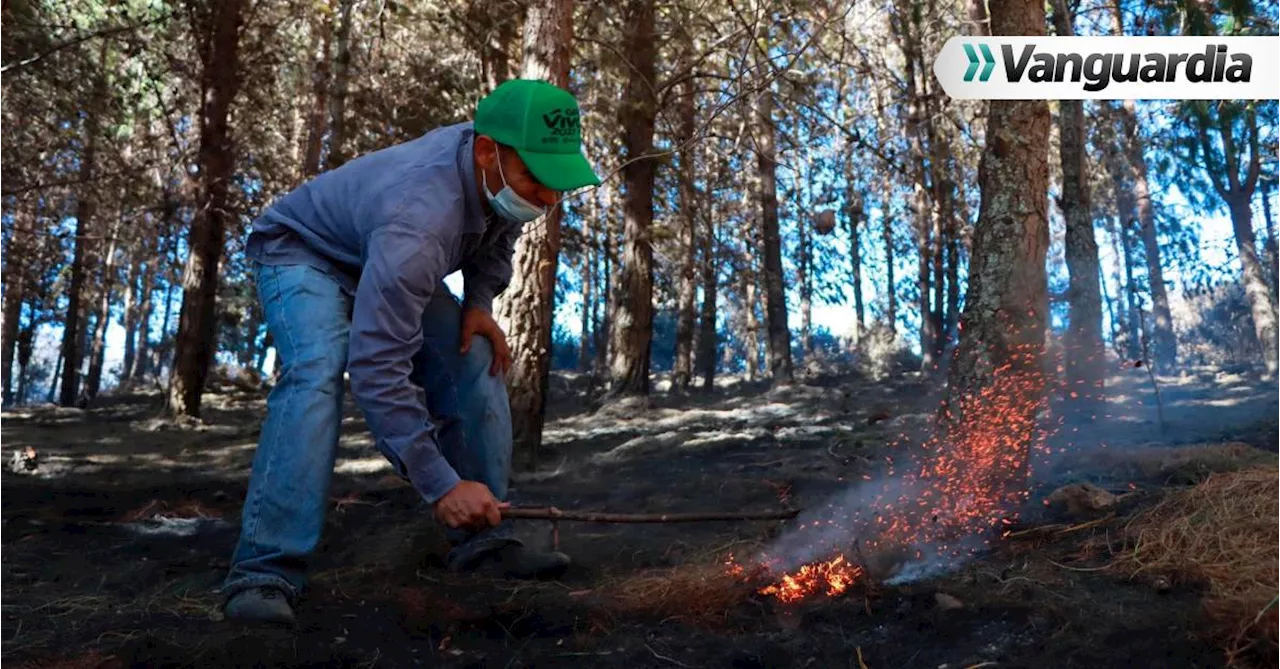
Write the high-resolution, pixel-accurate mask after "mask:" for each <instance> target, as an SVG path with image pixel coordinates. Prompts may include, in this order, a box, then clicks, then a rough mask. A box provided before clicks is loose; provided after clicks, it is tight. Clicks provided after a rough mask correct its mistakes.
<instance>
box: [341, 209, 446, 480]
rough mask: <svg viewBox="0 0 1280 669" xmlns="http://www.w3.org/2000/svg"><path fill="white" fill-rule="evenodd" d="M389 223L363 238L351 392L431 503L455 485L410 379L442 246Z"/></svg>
mask: <svg viewBox="0 0 1280 669" xmlns="http://www.w3.org/2000/svg"><path fill="white" fill-rule="evenodd" d="M435 235H436V233H434V232H427V231H424V230H422V229H421V228H418V227H411V226H409V225H407V224H403V223H401V222H398V221H393V222H391V223H389V224H387V225H384V226H383V227H380V228H378V229H377V230H375V231H374V232H373V233H372V234H371V235H370V236H369V242H368V252H367V255H366V260H365V264H364V271H363V272H362V274H361V275H360V284H359V287H358V288H357V289H356V299H355V307H354V312H353V314H352V318H351V342H350V360H349V362H348V366H347V370H348V372H349V373H350V375H351V389H352V391H353V393H354V394H355V396H356V400H357V401H358V403H359V404H360V407H361V409H363V410H364V412H365V416H366V418H367V419H368V421H369V426H370V428H371V429H372V431H373V433H374V435H376V437H377V439H378V440H379V442H380V443H379V446H380V447H381V449H380V450H383V452H384V453H388V455H391V456H393V459H398V463H397V464H398V465H399V469H400V470H401V471H400V473H401V474H403V475H405V476H408V477H409V480H410V481H411V482H412V483H413V486H414V488H416V489H417V490H418V492H419V493H420V494H421V495H422V496H423V498H425V499H426V500H427V501H428V502H430V503H432V504H434V503H435V502H436V501H437V500H439V499H440V498H441V497H443V496H444V495H445V494H447V493H448V492H449V491H450V490H452V489H453V488H454V487H456V486H457V485H458V483H459V480H460V479H459V477H458V474H457V472H455V471H454V469H453V467H452V466H450V465H449V463H448V462H447V461H446V460H445V459H444V456H443V455H442V454H441V453H440V448H439V446H438V445H437V444H436V441H435V437H434V433H435V428H434V426H433V425H432V424H431V419H430V414H429V413H428V412H427V406H426V394H425V393H424V392H423V390H422V388H420V387H419V386H418V385H417V384H415V383H413V382H412V380H411V379H410V376H411V374H412V373H413V362H412V360H413V357H414V356H415V355H417V353H418V352H419V351H420V350H421V349H422V313H423V311H424V310H425V308H426V305H427V302H428V301H429V300H430V299H431V297H432V294H433V293H434V292H435V289H436V285H437V284H438V283H439V282H440V280H441V278H442V277H443V276H444V274H445V272H447V271H448V269H449V267H448V259H447V258H446V254H447V252H446V247H445V246H444V244H445V243H447V242H446V241H444V240H440V239H438V238H437V237H436V236H435Z"/></svg>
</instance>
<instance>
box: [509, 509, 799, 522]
mask: <svg viewBox="0 0 1280 669" xmlns="http://www.w3.org/2000/svg"><path fill="white" fill-rule="evenodd" d="M799 513H800V510H799V509H790V510H785V511H754V512H753V511H742V512H728V513H715V512H708V513H605V512H602V511H562V510H560V509H557V508H556V507H554V506H549V507H514V506H513V507H511V508H509V509H503V511H502V516H503V517H504V518H514V519H519V520H572V521H581V522H586V523H702V522H710V521H717V520H786V519H788V518H795V517H796V515H797V514H799Z"/></svg>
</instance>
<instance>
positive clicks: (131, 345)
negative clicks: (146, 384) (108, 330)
mask: <svg viewBox="0 0 1280 669" xmlns="http://www.w3.org/2000/svg"><path fill="white" fill-rule="evenodd" d="M145 249H146V241H145V240H142V241H139V242H138V243H137V244H135V245H134V249H133V254H132V255H133V257H132V259H130V261H129V274H128V276H127V278H126V279H125V284H124V305H123V307H124V360H122V361H121V362H120V379H119V387H121V388H124V387H126V386H128V385H129V381H130V380H131V375H132V374H133V361H134V359H135V358H136V357H137V355H138V344H137V337H138V306H139V305H138V302H139V300H138V297H139V291H138V281H139V279H141V278H142V262H143V261H142V256H143V254H144V252H145Z"/></svg>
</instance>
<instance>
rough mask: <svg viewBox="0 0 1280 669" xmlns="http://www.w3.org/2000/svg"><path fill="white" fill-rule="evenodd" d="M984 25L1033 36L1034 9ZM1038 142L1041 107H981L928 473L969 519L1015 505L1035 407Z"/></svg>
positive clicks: (1041, 232) (1041, 254) (1009, 11)
mask: <svg viewBox="0 0 1280 669" xmlns="http://www.w3.org/2000/svg"><path fill="white" fill-rule="evenodd" d="M991 23H992V34H995V35H1028V36H1040V35H1043V34H1044V28H1045V14H1044V4H1043V3H1042V2H1039V1H1037V0H1017V1H1014V0H1009V1H1008V2H1001V3H998V4H997V3H992V14H991ZM1048 138H1049V109H1048V104H1047V103H1046V102H1044V101H1014V100H993V101H991V102H990V116H989V118H988V122H987V129H986V147H985V148H984V149H983V155H982V162H981V164H980V166H979V170H978V180H979V185H980V187H981V189H982V206H981V210H980V213H979V216H978V223H977V226H976V227H975V230H974V241H973V253H972V257H971V259H970V271H969V290H968V293H967V295H966V299H965V307H964V313H963V315H962V316H961V321H962V323H961V327H960V330H961V337H960V345H959V347H958V348H957V349H956V353H955V358H954V361H953V363H952V365H951V368H950V370H949V377H948V398H947V402H946V404H945V405H944V408H943V412H942V414H941V417H942V419H943V425H942V427H943V428H944V432H943V434H944V435H945V443H946V444H947V448H946V449H943V450H942V451H941V452H940V453H938V454H937V457H938V461H937V463H936V464H935V467H934V471H933V474H935V475H946V476H949V477H955V476H964V477H965V479H966V483H965V486H964V489H965V492H967V493H971V494H973V496H974V497H976V498H977V501H978V504H979V505H980V506H979V507H978V508H976V509H973V508H970V509H968V510H967V514H966V515H967V516H968V518H969V519H973V514H974V513H975V512H976V513H977V514H979V515H978V518H979V519H980V520H982V521H988V522H994V521H996V519H997V518H998V517H999V515H1000V514H1001V513H1002V512H1003V511H1005V504H1006V503H1017V502H1020V501H1021V500H1022V499H1024V497H1025V476H1026V467H1027V461H1028V457H1029V455H1030V447H1031V446H1032V444H1033V443H1034V442H1035V441H1036V434H1037V427H1038V425H1037V418H1038V413H1039V412H1040V410H1041V409H1042V408H1043V406H1044V386H1045V384H1044V373H1043V368H1042V365H1043V357H1044V337H1045V326H1046V323H1047V318H1048V312H1049V303H1048V295H1047V285H1046V273H1045V254H1046V251H1047V249H1048V246H1049V227H1048V215H1047V209H1048V203H1047V196H1046V194H1047V191H1048V188H1049V169H1048ZM983 493H986V494H983Z"/></svg>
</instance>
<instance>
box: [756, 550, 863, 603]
mask: <svg viewBox="0 0 1280 669" xmlns="http://www.w3.org/2000/svg"><path fill="white" fill-rule="evenodd" d="M861 576H862V568H861V567H859V566H857V565H853V564H849V562H848V561H846V560H845V559H844V556H843V555H837V556H836V557H835V558H834V559H832V560H828V561H827V562H817V563H814V564H807V565H805V566H803V567H801V568H799V569H798V570H796V571H795V572H794V573H791V574H783V575H782V578H781V579H780V580H779V581H778V582H777V583H774V584H773V585H767V586H765V587H763V588H761V589H760V591H759V592H760V594H762V595H766V596H772V597H776V598H777V599H778V601H781V602H785V603H791V602H798V601H800V600H803V599H805V598H807V597H809V596H811V595H816V594H824V595H826V596H828V597H835V596H836V595H839V594H841V593H843V592H844V591H845V590H848V589H849V586H851V585H853V584H854V582H855V581H857V580H858V579H859V578H860V577H861Z"/></svg>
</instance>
